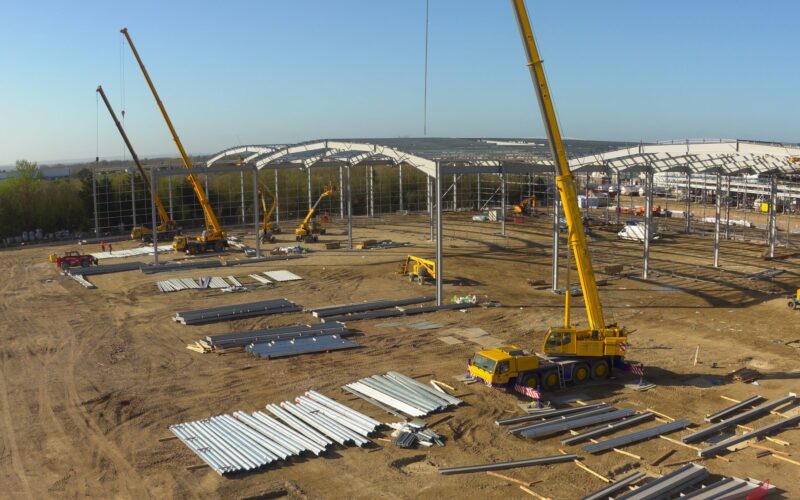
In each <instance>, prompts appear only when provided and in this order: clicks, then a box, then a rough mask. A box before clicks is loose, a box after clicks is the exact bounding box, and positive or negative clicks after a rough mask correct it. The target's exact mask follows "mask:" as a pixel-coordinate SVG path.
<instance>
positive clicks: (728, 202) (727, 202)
mask: <svg viewBox="0 0 800 500" xmlns="http://www.w3.org/2000/svg"><path fill="white" fill-rule="evenodd" d="M725 239H726V240H730V239H731V176H730V175H728V176H727V177H726V185H725Z"/></svg>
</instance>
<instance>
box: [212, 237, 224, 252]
mask: <svg viewBox="0 0 800 500" xmlns="http://www.w3.org/2000/svg"><path fill="white" fill-rule="evenodd" d="M224 248H225V245H224V244H223V243H222V241H220V240H217V241H215V242H214V251H215V252H221V251H222V250H223V249H224Z"/></svg>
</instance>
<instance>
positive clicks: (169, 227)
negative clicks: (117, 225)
mask: <svg viewBox="0 0 800 500" xmlns="http://www.w3.org/2000/svg"><path fill="white" fill-rule="evenodd" d="M97 93H98V94H100V97H102V98H103V102H104V103H105V105H106V108H107V109H108V113H109V114H110V115H111V119H112V120H114V125H116V126H117V130H119V135H121V136H122V140H123V141H124V142H125V146H127V147H128V151H129V152H130V154H131V158H132V159H133V163H135V164H136V168H138V169H139V173H140V174H141V175H142V179H144V182H145V184H146V185H147V191H151V189H152V187H151V185H150V178H149V177H148V176H147V172H145V170H144V167H142V163H141V162H140V161H139V156H138V155H137V154H136V151H134V150H133V145H132V144H131V141H130V140H129V139H128V134H126V133H125V129H124V128H122V123H120V121H119V120H118V119H117V114H116V113H114V108H112V107H111V103H110V102H109V100H108V97H106V93H105V91H103V87H102V86H101V85H98V86H97ZM154 201H155V204H156V209H157V210H158V217H159V219H161V224H159V225H158V226H156V230H157V231H158V240H159V241H169V240H171V239H173V238H174V237H175V234H176V231H175V221H174V220H172V218H170V216H169V214H168V213H167V210H166V209H165V208H164V204H163V203H162V202H161V198H160V197H159V196H158V193H156V194H155V200H154ZM131 239H132V240H142V241H146V242H151V241H153V230H152V229H150V228H149V227H146V226H134V227H133V228H132V229H131Z"/></svg>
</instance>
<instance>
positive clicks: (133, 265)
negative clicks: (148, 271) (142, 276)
mask: <svg viewBox="0 0 800 500" xmlns="http://www.w3.org/2000/svg"><path fill="white" fill-rule="evenodd" d="M142 266H146V264H145V263H144V262H122V263H120V264H104V265H102V266H92V267H76V268H74V269H68V270H67V273H68V274H80V275H82V276H95V275H98V274H110V273H121V272H124V271H137V270H139V269H140V268H141V267H142Z"/></svg>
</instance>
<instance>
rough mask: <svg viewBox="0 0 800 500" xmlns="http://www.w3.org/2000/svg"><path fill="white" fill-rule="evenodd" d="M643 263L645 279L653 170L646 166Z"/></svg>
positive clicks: (651, 206)
mask: <svg viewBox="0 0 800 500" xmlns="http://www.w3.org/2000/svg"><path fill="white" fill-rule="evenodd" d="M644 183H645V185H644V195H645V204H644V205H645V206H644V263H643V265H642V279H647V275H648V272H649V271H650V237H651V231H652V227H651V224H652V223H653V170H652V168H651V167H650V165H648V166H647V173H646V174H645V181H644Z"/></svg>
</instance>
